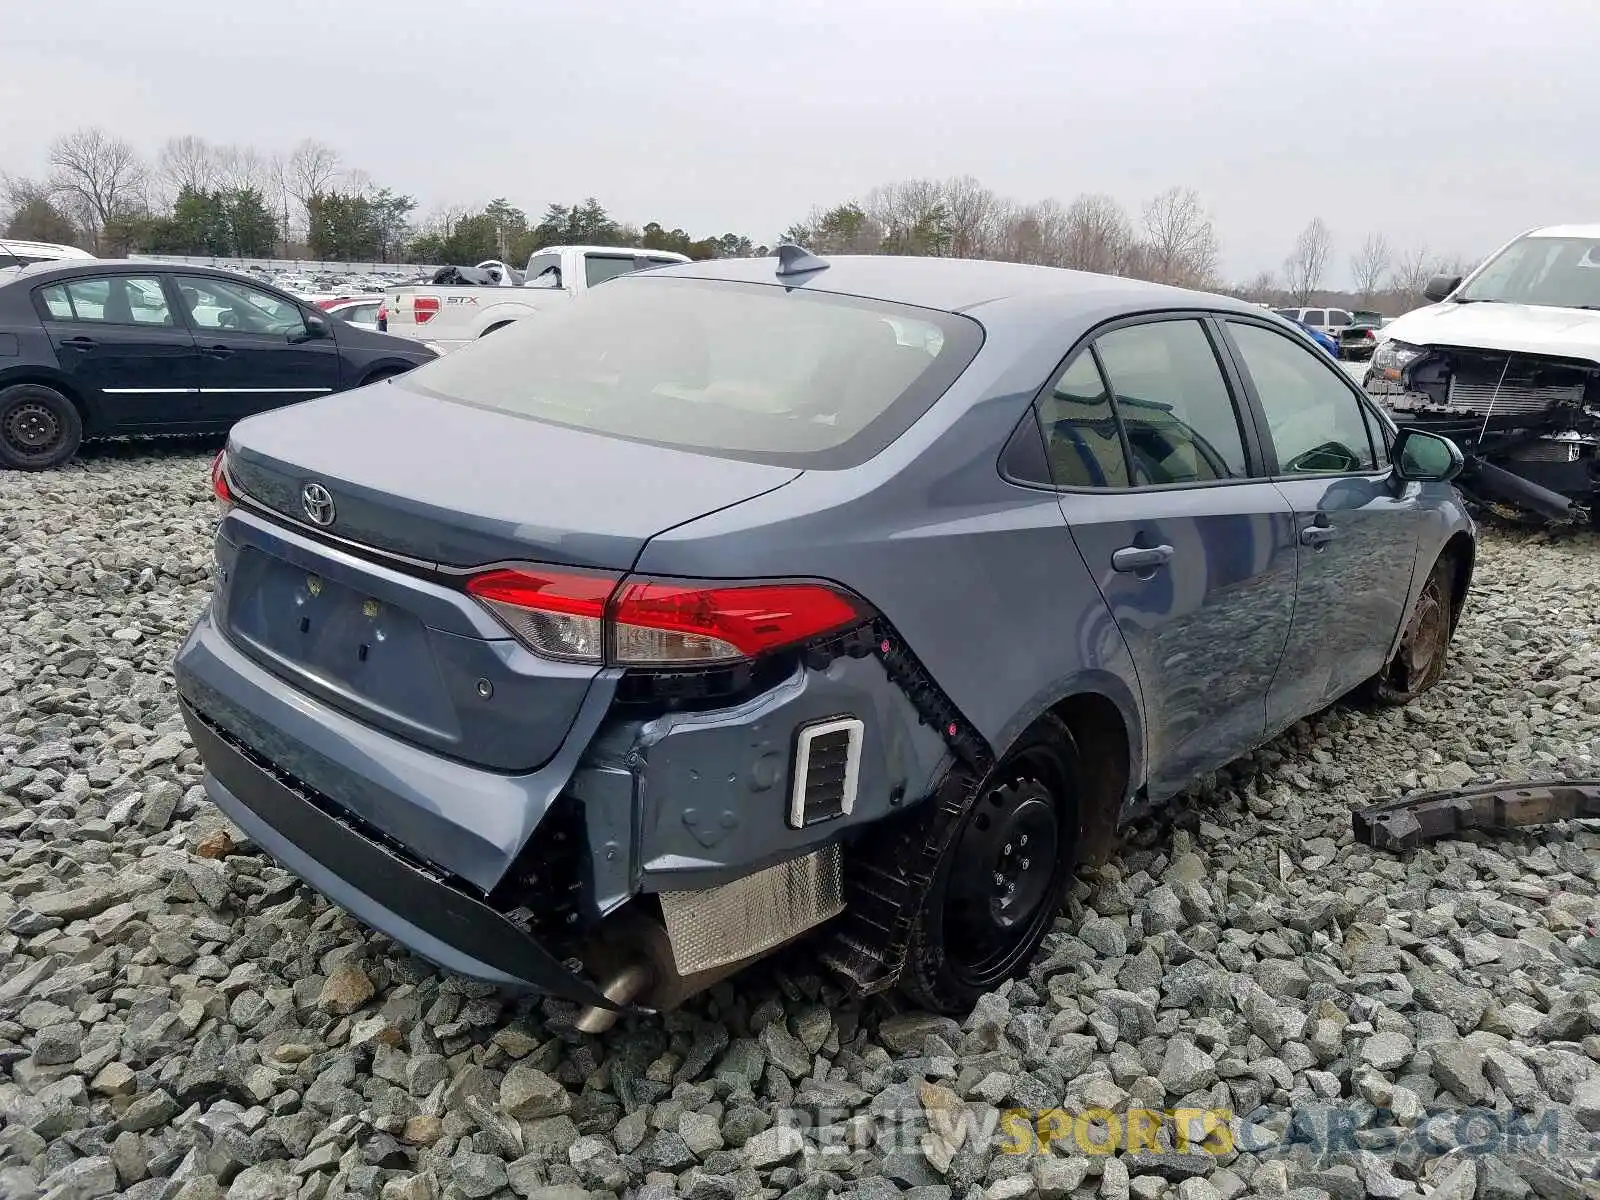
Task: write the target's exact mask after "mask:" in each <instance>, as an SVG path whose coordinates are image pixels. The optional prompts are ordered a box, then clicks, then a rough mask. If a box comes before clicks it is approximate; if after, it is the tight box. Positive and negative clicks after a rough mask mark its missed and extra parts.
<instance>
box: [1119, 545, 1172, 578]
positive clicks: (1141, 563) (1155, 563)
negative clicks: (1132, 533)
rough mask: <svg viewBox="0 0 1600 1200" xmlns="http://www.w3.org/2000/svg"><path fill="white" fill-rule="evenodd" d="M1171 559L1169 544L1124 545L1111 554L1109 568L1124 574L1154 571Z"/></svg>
mask: <svg viewBox="0 0 1600 1200" xmlns="http://www.w3.org/2000/svg"><path fill="white" fill-rule="evenodd" d="M1171 561H1172V547H1171V546H1124V547H1123V548H1122V549H1121V550H1118V551H1115V552H1114V553H1113V554H1112V555H1111V568H1112V570H1114V571H1121V572H1123V573H1124V574H1131V573H1137V572H1139V571H1154V570H1155V569H1156V568H1157V567H1164V566H1166V565H1167V564H1168V563H1169V562H1171Z"/></svg>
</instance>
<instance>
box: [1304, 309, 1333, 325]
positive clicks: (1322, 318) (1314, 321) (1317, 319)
mask: <svg viewBox="0 0 1600 1200" xmlns="http://www.w3.org/2000/svg"><path fill="white" fill-rule="evenodd" d="M1326 317H1327V314H1326V313H1324V312H1323V311H1322V309H1320V308H1308V309H1306V311H1305V316H1304V317H1302V318H1301V319H1302V320H1303V321H1304V322H1305V323H1306V324H1307V325H1325V324H1327V320H1326Z"/></svg>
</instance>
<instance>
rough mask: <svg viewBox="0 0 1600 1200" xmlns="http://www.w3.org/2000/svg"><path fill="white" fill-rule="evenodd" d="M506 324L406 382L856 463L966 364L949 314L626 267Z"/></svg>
mask: <svg viewBox="0 0 1600 1200" xmlns="http://www.w3.org/2000/svg"><path fill="white" fill-rule="evenodd" d="M615 282H616V284H617V286H616V287H602V288H596V289H594V290H593V291H584V292H581V293H579V295H578V296H577V297H576V298H575V299H574V300H573V302H572V303H570V304H565V305H562V306H560V307H559V308H558V309H553V310H551V311H550V312H549V313H548V314H541V315H540V318H539V320H537V321H517V322H515V323H514V324H512V325H510V326H508V327H507V328H506V329H504V330H503V331H501V332H499V333H496V334H495V335H494V337H492V338H488V339H485V340H484V341H483V342H481V343H478V344H475V345H474V346H473V348H472V353H471V354H447V355H445V356H444V357H443V358H439V359H435V360H434V361H433V362H431V363H428V364H426V365H425V366H424V367H423V368H421V369H420V372H413V373H411V374H409V375H408V376H407V386H408V387H415V388H417V389H418V390H420V391H424V392H427V393H429V394H431V395H435V396H438V397H440V398H442V399H445V400H453V401H455V402H457V403H461V404H470V405H474V406H476V407H480V408H487V409H491V410H493V411H496V412H504V413H509V414H511V415H513V416H520V417H527V418H531V419H533V420H538V421H543V422H547V423H550V424H556V425H564V426H568V427H570V428H574V429H581V430H586V431H588V432H592V433H600V434H605V435H607V436H611V437H618V438H626V439H629V440H633V441H643V442H650V443H653V444H656V445H665V446H673V447H676V448H679V449H685V450H697V451H700V452H702V453H708V454H720V455H725V456H727V457H731V458H743V459H747V460H750V461H756V462H771V463H777V464H780V465H786V466H790V465H792V466H797V467H814V468H824V469H826V468H832V467H842V466H850V465H855V464H856V463H859V462H864V461H865V460H866V459H867V458H870V457H871V456H872V455H873V454H876V453H877V452H878V451H879V450H881V449H882V448H883V447H884V446H887V445H888V444H889V442H891V441H893V440H894V439H895V438H896V437H899V436H900V434H902V433H904V432H905V431H906V429H908V428H909V427H910V425H911V423H912V422H913V421H915V420H916V419H917V418H918V417H920V416H921V415H922V414H923V413H924V412H926V411H927V409H928V407H929V406H930V405H931V404H932V403H933V401H934V400H936V399H937V398H938V397H939V396H940V395H941V394H942V393H943V392H944V391H945V389H946V388H948V387H949V386H950V384H951V383H953V382H954V381H955V379H956V378H957V377H958V376H959V375H960V374H961V372H962V371H964V370H966V367H967V364H968V363H970V362H971V361H972V358H973V356H974V355H975V354H976V353H977V351H978V347H979V346H980V345H981V344H982V340H983V334H982V329H981V327H980V326H979V325H978V324H977V323H976V322H974V321H972V320H971V319H969V318H967V317H963V316H959V315H957V314H955V313H949V312H941V311H937V310H933V309H925V308H913V307H910V306H904V305H897V304H891V303H887V302H881V301H875V300H867V299H861V298H856V297H847V296H836V295H829V294H826V293H813V292H803V291H795V292H790V291H788V290H786V289H784V288H782V287H778V286H773V285H767V284H753V283H752V284H740V283H728V282H724V281H714V280H699V279H677V278H672V277H669V276H659V275H649V274H646V275H639V274H633V275H628V276H625V277H620V278H618V279H617V280H615Z"/></svg>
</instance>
